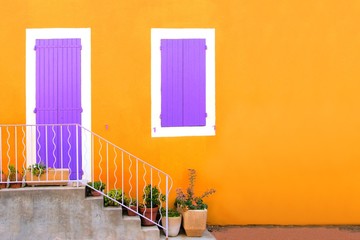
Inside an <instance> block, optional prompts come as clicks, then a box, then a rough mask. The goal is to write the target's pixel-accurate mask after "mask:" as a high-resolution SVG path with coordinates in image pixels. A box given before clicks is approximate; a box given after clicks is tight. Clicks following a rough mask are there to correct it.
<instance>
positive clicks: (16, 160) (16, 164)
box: [14, 126, 19, 181]
mask: <svg viewBox="0 0 360 240" xmlns="http://www.w3.org/2000/svg"><path fill="white" fill-rule="evenodd" d="M14 135H15V136H14V142H15V146H14V149H15V152H14V154H15V168H16V172H15V176H16V178H15V179H16V181H18V180H19V179H18V175H17V174H16V173H17V172H18V171H19V169H18V156H17V127H16V126H14Z"/></svg>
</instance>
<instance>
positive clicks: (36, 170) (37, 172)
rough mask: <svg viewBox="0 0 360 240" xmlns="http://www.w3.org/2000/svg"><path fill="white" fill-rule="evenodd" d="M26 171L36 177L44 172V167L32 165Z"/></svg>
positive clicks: (37, 164) (38, 164)
mask: <svg viewBox="0 0 360 240" xmlns="http://www.w3.org/2000/svg"><path fill="white" fill-rule="evenodd" d="M28 170H29V171H30V172H31V173H32V174H33V175H34V176H37V177H40V176H41V175H42V174H43V173H45V172H46V166H45V165H43V164H41V163H34V164H32V165H30V166H29V167H28Z"/></svg>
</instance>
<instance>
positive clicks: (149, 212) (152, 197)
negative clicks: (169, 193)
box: [139, 184, 160, 226]
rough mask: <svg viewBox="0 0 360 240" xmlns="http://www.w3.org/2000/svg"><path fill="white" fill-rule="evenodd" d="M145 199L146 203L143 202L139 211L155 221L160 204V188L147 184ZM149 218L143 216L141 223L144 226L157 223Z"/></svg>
mask: <svg viewBox="0 0 360 240" xmlns="http://www.w3.org/2000/svg"><path fill="white" fill-rule="evenodd" d="M143 199H144V204H141V205H140V206H139V212H140V213H141V214H142V215H143V216H145V217H147V218H148V219H151V220H152V221H154V222H155V221H156V216H157V213H158V211H159V204H160V192H159V189H158V188H157V187H156V186H155V187H153V186H152V185H151V184H149V185H147V186H146V187H145V189H144V195H143ZM148 219H146V218H143V217H142V218H141V224H142V225H143V226H152V225H155V224H154V223H153V222H151V221H149V220H148Z"/></svg>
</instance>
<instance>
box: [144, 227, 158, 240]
mask: <svg viewBox="0 0 360 240" xmlns="http://www.w3.org/2000/svg"><path fill="white" fill-rule="evenodd" d="M141 231H142V232H143V233H144V240H159V239H160V230H159V228H158V227H157V226H146V227H145V226H144V227H141Z"/></svg>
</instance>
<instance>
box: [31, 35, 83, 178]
mask: <svg viewBox="0 0 360 240" xmlns="http://www.w3.org/2000/svg"><path fill="white" fill-rule="evenodd" d="M35 49H36V122H37V123H61V124H66V123H78V124H81V112H82V110H81V88H80V86H81V65H80V63H81V59H80V57H81V52H80V51H81V40H80V39H37V40H36V47H35ZM54 130H55V134H54V133H53V132H54V131H53V129H52V128H51V127H48V128H47V129H46V127H39V132H38V137H37V138H38V139H39V143H40V144H38V145H37V152H39V155H38V157H37V161H38V162H40V161H41V162H43V163H45V164H46V165H47V166H49V167H56V168H60V167H63V168H67V167H68V166H70V169H71V173H70V179H75V178H76V171H77V169H76V144H79V147H78V149H79V155H78V159H79V165H78V166H79V169H78V170H79V176H81V175H82V171H81V158H80V157H81V135H80V133H81V131H79V136H78V139H79V142H78V143H76V127H75V126H71V127H69V131H68V129H66V128H63V129H62V131H61V132H60V130H61V128H60V127H55V128H54ZM46 134H47V138H46ZM61 135H62V139H63V142H62V144H61V143H60V140H61V138H60V136H61ZM68 141H69V142H70V144H69V143H68ZM53 142H55V146H54V143H53ZM45 146H47V150H46V147H45ZM60 148H62V151H61V152H62V153H63V155H62V156H61V154H60ZM53 149H56V151H53ZM64 153H66V154H64ZM68 153H69V155H70V157H68V155H67V154H68ZM53 155H56V156H55V157H54V156H53ZM64 155H66V156H64ZM61 158H62V161H61ZM54 159H56V160H54Z"/></svg>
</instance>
